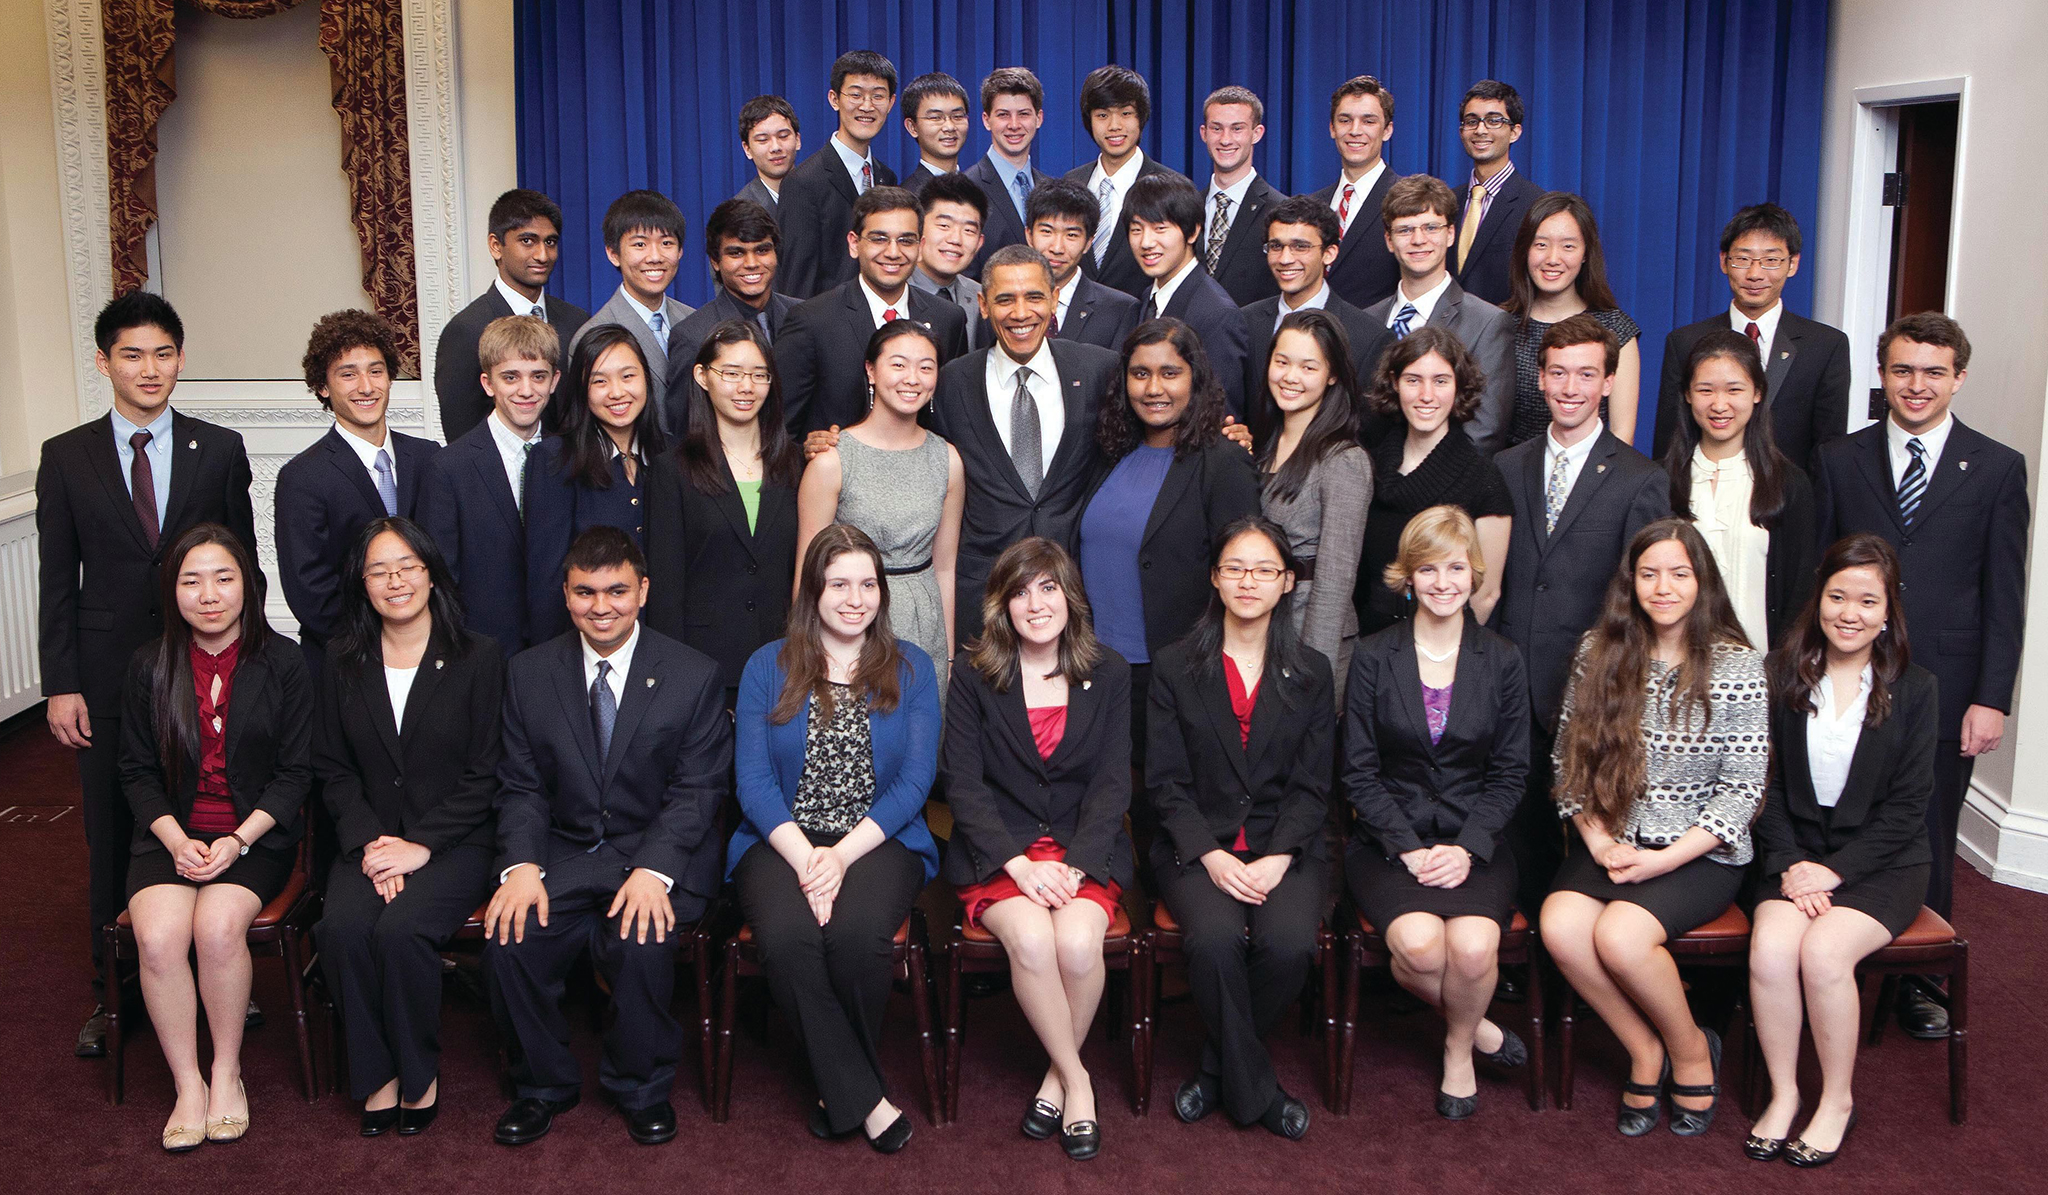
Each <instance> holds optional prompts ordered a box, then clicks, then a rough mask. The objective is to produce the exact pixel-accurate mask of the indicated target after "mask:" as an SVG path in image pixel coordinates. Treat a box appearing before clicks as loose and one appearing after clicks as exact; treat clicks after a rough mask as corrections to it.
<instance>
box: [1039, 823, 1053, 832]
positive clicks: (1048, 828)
mask: <svg viewBox="0 0 2048 1195" xmlns="http://www.w3.org/2000/svg"><path fill="white" fill-rule="evenodd" d="M1038 828H1039V830H1040V831H1046V830H1050V829H1052V827H1051V826H1048V825H1046V824H1045V823H1044V822H1040V823H1038Z"/></svg>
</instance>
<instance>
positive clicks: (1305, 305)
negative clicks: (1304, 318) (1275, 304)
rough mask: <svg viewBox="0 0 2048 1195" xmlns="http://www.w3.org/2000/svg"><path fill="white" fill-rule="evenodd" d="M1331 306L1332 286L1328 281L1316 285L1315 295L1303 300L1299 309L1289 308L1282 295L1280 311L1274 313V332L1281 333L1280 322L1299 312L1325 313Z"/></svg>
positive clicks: (1285, 298) (1285, 297)
mask: <svg viewBox="0 0 2048 1195" xmlns="http://www.w3.org/2000/svg"><path fill="white" fill-rule="evenodd" d="M1329 305H1330V284H1329V282H1328V281H1327V280H1325V281H1323V282H1318V283H1317V284H1316V290H1315V293H1314V294H1312V295H1310V296H1309V297H1308V298H1306V299H1303V300H1302V301H1301V306H1299V307H1289V306H1288V305H1287V296H1286V295H1281V296H1280V310H1278V311H1276V312H1274V313H1273V331H1274V332H1276V333H1277V332H1279V331H1280V321H1282V320H1284V319H1286V318H1287V317H1288V316H1290V315H1293V314H1294V313H1295V312H1297V311H1323V310H1326V309H1328V307H1329Z"/></svg>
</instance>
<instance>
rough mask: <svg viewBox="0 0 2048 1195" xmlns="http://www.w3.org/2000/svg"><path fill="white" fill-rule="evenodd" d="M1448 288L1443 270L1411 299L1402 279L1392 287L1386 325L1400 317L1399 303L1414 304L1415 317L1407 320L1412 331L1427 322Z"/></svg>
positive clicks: (1448, 276)
mask: <svg viewBox="0 0 2048 1195" xmlns="http://www.w3.org/2000/svg"><path fill="white" fill-rule="evenodd" d="M1325 285H1327V284H1325ZM1449 289H1451V275H1450V272H1449V271H1448V270H1446V271H1445V272H1444V276H1443V277H1442V278H1439V279H1438V280H1437V283H1436V285H1435V286H1432V287H1430V288H1429V289H1428V290H1426V291H1423V292H1422V293H1421V294H1420V295H1418V296H1416V297H1415V298H1412V299H1411V298H1409V297H1408V283H1407V282H1406V281H1403V282H1402V283H1401V285H1399V286H1397V287H1395V288H1394V309H1393V310H1392V311H1389V312H1387V327H1389V328H1391V327H1393V326H1394V321H1395V320H1396V319H1399V318H1400V316H1401V305H1402V304H1403V303H1413V304H1415V317H1414V318H1413V319H1411V320H1409V321H1408V330H1409V331H1411V332H1413V331H1414V330H1416V329H1417V328H1420V327H1422V326H1423V325H1424V324H1427V323H1428V322H1429V317H1430V315H1431V314H1432V313H1434V312H1435V311H1436V305H1437V304H1438V303H1441V302H1443V298H1444V292H1445V291H1447V290H1449Z"/></svg>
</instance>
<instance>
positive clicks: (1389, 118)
mask: <svg viewBox="0 0 2048 1195" xmlns="http://www.w3.org/2000/svg"><path fill="white" fill-rule="evenodd" d="M1354 95H1369V96H1372V97H1373V98H1374V99H1376V100H1378V101H1379V102H1380V115H1381V116H1383V117H1385V118H1386V122H1387V123H1388V124H1393V123H1394V93H1393V92H1391V91H1388V90H1387V86H1386V84H1384V83H1382V82H1380V81H1379V80H1378V79H1375V78H1373V77H1372V76H1371V75H1353V76H1352V77H1351V78H1349V79H1346V80H1344V81H1343V82H1342V83H1339V84H1337V90H1335V91H1333V92H1331V93H1330V122H1331V123H1332V124H1334V123H1336V120H1337V109H1338V108H1339V107H1340V106H1342V105H1343V103H1344V101H1345V100H1347V99H1349V98H1350V97H1352V96H1354Z"/></svg>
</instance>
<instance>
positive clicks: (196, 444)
mask: <svg viewBox="0 0 2048 1195" xmlns="http://www.w3.org/2000/svg"><path fill="white" fill-rule="evenodd" d="M185 447H187V448H197V447H199V441H197V440H187V441H185Z"/></svg>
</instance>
